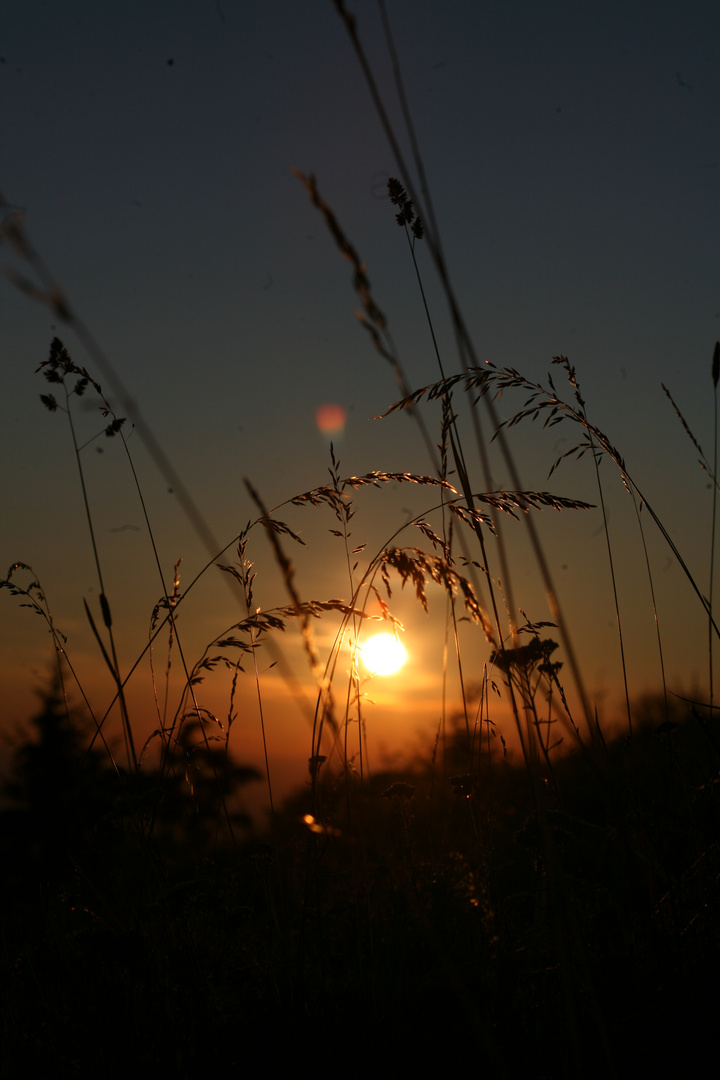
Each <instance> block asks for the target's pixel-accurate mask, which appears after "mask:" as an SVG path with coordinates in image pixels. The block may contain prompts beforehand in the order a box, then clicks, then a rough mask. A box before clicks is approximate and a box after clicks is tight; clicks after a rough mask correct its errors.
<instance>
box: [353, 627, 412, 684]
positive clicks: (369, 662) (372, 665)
mask: <svg viewBox="0 0 720 1080" xmlns="http://www.w3.org/2000/svg"><path fill="white" fill-rule="evenodd" d="M358 652H359V653H360V658H361V660H362V662H363V664H364V665H365V667H366V668H367V670H368V671H369V672H370V673H371V674H372V675H394V674H395V672H396V671H399V670H400V668H401V667H402V666H403V664H404V663H405V661H406V660H407V651H406V649H405V646H404V645H403V644H402V643H401V642H399V641H398V639H397V638H396V637H395V635H394V634H375V636H374V637H371V638H368V639H367V641H365V642H363V644H362V645H361V646H360V647H359V649H358Z"/></svg>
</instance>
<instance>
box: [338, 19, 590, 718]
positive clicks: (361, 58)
mask: <svg viewBox="0 0 720 1080" xmlns="http://www.w3.org/2000/svg"><path fill="white" fill-rule="evenodd" d="M334 4H335V8H336V9H337V11H338V14H339V15H340V17H341V19H342V20H343V22H344V24H345V28H346V30H347V32H348V35H349V37H350V41H351V43H352V46H353V49H354V50H355V54H356V56H357V59H358V62H359V64H360V67H361V69H362V72H363V75H364V77H365V81H366V83H367V86H368V89H369V91H370V95H371V97H372V100H373V105H374V107H375V110H376V112H377V114H378V118H379V120H380V123H381V125H382V127H383V130H384V132H385V135H386V137H387V139H388V142H389V144H390V148H391V150H392V153H393V156H394V158H395V162H396V164H397V167H398V171H399V173H400V174H401V175H402V176H403V178H404V181H405V184H406V186H407V189H408V192H409V195H410V198H411V200H412V202H413V203H414V205H415V208H416V210H417V212H418V214H419V215H420V217H421V218H422V220H423V222H424V224H425V232H426V236H427V242H428V246H429V248H430V252H431V256H432V259H433V262H434V265H435V269H436V272H437V274H438V277H439V279H440V284H441V287H442V290H443V292H444V294H445V299H446V302H447V304H448V309H449V312H450V317H451V321H452V325H453V329H454V333H455V339H456V345H457V349H458V355H459V357H460V359H461V363H462V367H463V368H464V369H465V371H470V370H472V369H477V367H478V357H477V353H476V350H475V347H474V344H473V341H472V338H471V336H470V333H469V331H468V329H467V324H466V322H465V319H464V317H463V315H462V312H461V311H460V307H459V304H458V301H457V295H456V293H455V290H454V287H453V286H452V283H451V281H450V275H449V272H448V268H447V264H446V262H445V257H444V255H443V251H442V247H441V241H440V232H439V229H438V227H437V223H436V220H435V216H434V212H433V208H432V200H431V197H430V190H429V185H428V183H427V178H426V175H425V170H424V166H423V161H422V155H421V153H420V150H419V143H418V140H417V138H416V135H415V131H414V126H413V124H412V118H411V115H410V110H409V108H408V105H407V100H406V98H405V94H404V89H403V87H402V79H401V78H400V70H399V64H398V62H397V56H396V54H395V50H394V45H393V43H392V35H391V34H390V28H389V23H388V20H387V15H386V13H385V10H384V7H383V5H382V3H381V12H382V17H383V22H384V27H385V33H386V37H387V40H388V43H389V47H390V51H391V57H392V61H393V67H394V71H395V77H396V84H397V85H398V90H399V94H400V100H401V106H402V110H403V118H404V123H405V125H406V128H407V133H408V136H409V139H410V145H411V148H412V154H413V158H414V161H415V164H416V168H417V173H418V176H419V177H420V184H421V188H422V197H420V192H419V191H418V189H417V187H416V186H415V185H414V184H413V182H412V179H411V170H410V169H409V167H408V165H407V163H406V160H405V155H404V154H403V152H402V149H401V146H400V140H399V138H398V136H397V134H396V132H395V129H394V126H393V124H392V122H391V120H390V116H389V113H388V111H387V109H386V107H385V103H384V101H383V98H382V94H381V93H380V89H379V86H378V84H377V80H376V79H375V76H374V74H373V70H372V68H371V66H370V62H369V60H368V58H367V55H366V53H365V50H364V49H363V46H362V43H361V41H360V37H359V34H358V31H357V24H356V20H355V17H354V16H353V15H352V14H351V13H350V12H349V11H348V10H347V8H346V6H345V3H344V0H334ZM484 404H485V408H486V411H487V413H488V417H489V419H490V423H491V426H492V428H493V430H494V431H495V436H494V437H497V438H498V444H499V446H500V450H501V454H502V457H503V460H504V461H505V464H506V467H507V469H508V471H509V473H510V478H511V482H512V485H513V487H514V488H515V490H517V491H520V490H522V489H523V487H524V485H523V483H522V480H521V478H520V473H519V470H518V468H517V465H516V463H515V460H514V457H513V455H512V453H511V451H510V448H509V446H508V444H507V441H506V440H505V437H504V435H503V433H502V432H500V434H499V435H498V429H499V427H500V423H499V418H498V416H497V412H496V410H495V407H494V404H493V402H492V400H491V399H490V398H489V397H486V398H485V399H484ZM475 405H476V402H473V405H472V410H471V416H472V423H473V429H474V433H475V438H476V442H477V447H478V452H479V454H480V460H481V464H482V468H483V476H484V486H485V488H486V489H493V488H494V487H495V486H496V485H495V484H494V482H493V479H492V473H491V470H490V462H489V457H488V454H487V447H486V440H485V438H484V436H483V432H482V427H481V424H480V418H479V416H478V413H477V410H476V407H475ZM524 523H525V527H526V529H527V531H528V536H529V540H530V545H531V548H532V551H533V555H534V558H535V561H536V563H537V566H538V570H539V573H540V576H541V579H542V582H543V586H544V589H545V594H546V597H547V602H548V605H549V607H550V612H551V615H552V617H553V620H554V621H555V623H556V624H557V626H558V630H559V632H560V636H561V639H562V642H563V646H564V648H565V653H566V656H567V661H568V664H569V667H570V671H571V673H572V677H573V681H574V683H575V687H576V690H577V693H578V696H579V698H580V702H581V705H582V709H583V713H584V715H585V720H586V723H587V726H588V730H589V731H590V733H591V734H592V733H593V732H594V723H593V712H592V709H591V707H590V699H589V697H588V694H587V690H586V688H585V682H584V679H583V676H582V671H581V669H580V665H579V662H578V659H577V656H576V654H575V649H574V646H573V642H572V636H571V634H570V632H569V628H568V626H567V623H566V620H565V616H564V614H563V610H562V607H561V605H560V600H559V597H558V594H557V590H556V588H555V584H554V580H553V575H552V573H551V570H550V565H549V562H548V559H547V556H546V554H545V550H544V547H543V545H542V542H541V540H540V536H539V534H538V532H537V529H536V527H535V524H534V522H533V520H532V518H531V517H530V516H529V515H525V517H524ZM499 556H500V559H501V569H502V573H503V581H504V588H505V589H506V596H507V597H508V598H509V597H510V589H511V576H510V567H509V564H508V563H507V561H506V560H505V559H504V548H503V547H502V545H500V546H499ZM509 606H510V607H512V605H511V604H510V605H509ZM511 617H512V615H511Z"/></svg>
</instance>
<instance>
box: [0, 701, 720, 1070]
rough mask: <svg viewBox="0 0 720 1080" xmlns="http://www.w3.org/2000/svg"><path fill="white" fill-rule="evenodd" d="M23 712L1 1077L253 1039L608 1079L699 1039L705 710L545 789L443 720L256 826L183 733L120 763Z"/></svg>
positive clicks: (711, 935)
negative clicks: (391, 762)
mask: <svg viewBox="0 0 720 1080" xmlns="http://www.w3.org/2000/svg"><path fill="white" fill-rule="evenodd" d="M636 715H638V714H637V713H636ZM640 715H642V710H640ZM34 728H35V730H34V733H33V738H32V739H31V740H30V741H28V742H27V743H26V744H25V745H23V746H22V747H21V748H20V749H19V750H18V751H17V753H16V757H15V771H14V778H13V780H12V781H11V782H9V783H6V785H5V796H6V797H5V801H4V809H3V813H2V822H1V826H2V832H1V835H2V863H3V878H4V886H3V889H2V963H3V974H2V986H3V991H2V995H3V1001H2V1016H3V1032H2V1043H3V1053H2V1073H3V1075H4V1076H30V1075H50V1076H75V1075H77V1076H85V1075H87V1076H101V1075H104V1076H107V1075H124V1074H126V1073H127V1071H128V1070H129V1069H131V1068H135V1069H137V1068H145V1069H147V1070H148V1072H151V1073H152V1074H154V1075H164V1076H169V1075H177V1076H181V1077H184V1076H188V1077H189V1076H195V1075H198V1074H201V1075H202V1074H203V1073H205V1074H207V1075H209V1074H210V1073H209V1070H211V1069H212V1070H213V1072H214V1071H215V1070H220V1069H222V1070H223V1073H225V1071H226V1070H230V1069H232V1070H234V1071H235V1070H236V1071H239V1070H240V1069H242V1068H245V1067H248V1066H249V1065H250V1062H251V1061H252V1060H253V1059H254V1058H256V1057H257V1056H258V1055H259V1056H260V1057H261V1058H262V1062H263V1067H265V1068H271V1067H272V1066H278V1065H286V1066H287V1065H291V1064H292V1065H294V1067H295V1068H297V1067H298V1066H299V1065H300V1064H301V1063H302V1062H308V1063H311V1062H316V1063H318V1064H321V1065H322V1067H323V1068H342V1069H346V1068H349V1067H351V1066H354V1065H357V1064H362V1065H364V1066H368V1067H371V1068H373V1069H375V1070H379V1071H380V1073H381V1074H382V1075H390V1072H391V1071H394V1070H395V1069H396V1068H401V1067H408V1066H412V1065H414V1064H415V1063H417V1062H418V1061H424V1062H426V1063H427V1064H433V1063H437V1064H438V1066H442V1068H443V1069H445V1070H449V1071H450V1072H451V1073H459V1074H463V1073H465V1072H466V1071H468V1070H472V1071H473V1072H474V1071H477V1072H479V1073H480V1074H482V1075H484V1076H491V1077H495V1076H497V1077H504V1076H519V1075H526V1073H527V1075H532V1076H534V1077H565V1076H568V1077H576V1076H603V1077H607V1076H612V1075H618V1076H626V1075H627V1076H630V1075H634V1074H636V1073H637V1072H640V1071H642V1072H643V1073H644V1074H646V1075H647V1074H648V1073H649V1071H650V1070H652V1069H655V1068H657V1069H658V1070H660V1074H667V1070H668V1069H669V1068H671V1067H682V1068H683V1070H687V1069H690V1070H693V1069H694V1067H696V1066H697V1067H699V1066H700V1063H701V1061H702V1060H703V1059H704V1058H705V1054H706V1052H707V1053H710V1052H711V1046H712V1042H713V1032H714V1026H715V1023H714V1022H715V1016H716V1006H717V990H716V986H717V965H718V959H719V950H718V945H719V944H720V921H719V918H718V917H719V916H720V849H719V847H718V841H717V837H718V817H719V815H720V799H719V798H718V767H719V764H720V760H719V754H718V749H719V745H720V730H719V727H718V723H717V721H714V720H711V719H708V718H706V717H705V716H701V715H700V714H699V713H698V712H697V711H695V712H689V713H688V714H687V715H685V714H681V713H680V711H678V715H677V716H676V717H675V718H671V719H669V720H668V719H667V717H666V715H665V712H664V710H663V711H662V712H661V711H659V710H657V711H656V710H655V709H654V708H653V704H652V703H648V705H647V707H646V708H645V710H644V722H643V723H642V724H639V725H638V727H637V730H636V732H635V734H634V736H633V738H632V739H628V738H626V737H621V738H618V739H616V740H615V741H612V742H608V743H607V744H605V742H604V741H603V740H602V738H601V737H600V736H599V735H598V737H597V738H596V739H595V740H594V741H593V740H592V739H591V740H588V741H587V743H586V748H585V749H584V750H577V751H574V752H573V753H572V754H571V755H568V756H566V757H565V758H561V759H558V760H556V761H555V762H554V763H553V765H552V767H551V768H550V767H548V766H547V763H545V764H544V765H543V768H542V769H538V770H537V777H538V778H540V785H539V786H538V784H537V782H536V781H533V782H531V781H530V779H529V773H528V770H527V769H526V766H525V765H524V764H520V765H512V764H510V763H509V761H508V759H507V758H504V757H503V756H502V753H499V754H494V753H492V754H487V753H486V754H484V755H483V757H482V758H481V764H480V765H479V766H478V765H477V764H475V765H473V761H474V760H475V759H474V758H468V756H467V750H466V748H467V742H466V733H465V730H464V728H463V730H462V732H460V733H458V734H456V735H455V736H454V737H453V738H452V739H450V740H449V744H448V747H447V750H446V754H445V756H444V760H443V761H442V762H441V761H440V755H439V754H438V755H436V760H435V761H434V762H432V763H427V764H425V765H423V764H421V763H417V764H416V765H414V766H412V767H410V766H409V767H408V770H407V772H405V773H403V774H402V775H399V774H394V775H382V776H376V777H374V778H372V779H369V780H366V781H365V782H364V783H363V784H362V785H361V784H360V783H359V781H358V780H357V778H355V779H353V781H352V782H351V784H350V786H349V787H348V786H347V785H346V781H345V778H344V777H343V776H342V775H340V776H338V777H336V780H335V782H331V781H328V782H326V783H325V784H324V785H321V786H320V788H319V796H320V798H319V801H317V802H316V805H315V806H314V807H312V806H311V805H310V798H311V795H310V787H309V786H308V787H307V789H306V790H305V791H301V792H299V793H298V794H297V796H296V797H295V798H294V799H292V800H291V801H290V802H289V803H288V805H286V807H285V809H284V810H283V811H282V812H281V813H279V814H277V815H276V820H275V825H274V826H273V827H272V828H271V829H270V830H269V831H268V832H267V833H266V834H265V835H259V834H258V833H257V832H256V831H254V830H253V828H252V825H251V823H250V822H249V820H248V819H247V817H245V816H244V815H243V812H242V809H241V807H240V805H239V802H238V797H239V795H241V794H242V789H243V787H244V786H245V784H247V783H248V782H249V781H251V780H252V779H253V777H255V776H256V775H257V774H256V773H255V772H254V770H252V769H246V768H242V767H239V766H235V765H233V764H232V762H230V761H229V760H228V759H227V758H225V757H224V756H223V754H222V753H221V752H218V753H217V755H216V756H215V757H213V754H212V753H210V752H209V751H208V749H207V747H206V746H205V747H201V746H199V745H196V746H195V747H194V748H193V746H192V745H191V742H190V735H188V736H187V738H186V740H185V743H184V745H183V746H182V747H179V748H178V752H177V755H176V759H175V761H174V762H172V763H171V764H170V767H169V768H168V770H167V773H166V775H164V776H160V775H159V773H155V774H152V773H151V774H149V775H146V774H144V772H143V771H142V770H141V771H140V772H139V773H136V774H135V775H133V776H132V777H129V776H128V775H126V774H123V773H120V774H118V773H116V772H115V771H113V770H112V769H111V768H110V767H109V766H108V763H107V757H106V756H104V755H103V756H101V755H100V754H99V753H96V752H95V751H91V752H90V753H87V752H86V747H87V738H85V739H84V740H83V738H82V733H81V732H80V730H79V727H78V725H77V723H76V722H75V721H73V720H72V718H71V719H70V720H68V718H67V717H66V716H64V715H63V712H62V710H61V709H60V707H59V702H58V701H57V700H56V699H55V697H54V695H53V694H47V695H45V698H44V708H43V709H42V711H41V713H40V715H39V716H38V717H37V718H36V719H35V721H34ZM188 775H189V777H190V779H191V780H192V794H191V793H190V787H189V785H188ZM534 787H535V788H537V790H535V791H533V788H534ZM317 794H318V792H316V797H317ZM233 808H234V809H233ZM233 836H234V839H233Z"/></svg>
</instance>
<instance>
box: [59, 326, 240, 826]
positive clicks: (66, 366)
mask: <svg viewBox="0 0 720 1080" xmlns="http://www.w3.org/2000/svg"><path fill="white" fill-rule="evenodd" d="M38 370H39V371H42V372H43V374H44V377H45V379H46V380H47V381H48V382H49V383H51V384H61V385H62V386H63V390H64V392H65V401H66V406H65V408H64V409H63V411H64V412H65V413H66V414H67V417H68V422H69V425H70V430H71V434H72V440H73V446H74V448H75V456H76V461H77V465H78V470H79V473H80V481H81V487H82V493H83V501H84V506H85V512H86V516H87V520H88V526H89V529H90V536H91V542H92V549H93V555H94V559H95V565H96V569H97V573H98V580H99V582H100V606H101V611H102V614H103V621H104V623H105V626H106V628H107V631H108V637H109V642H110V649H111V655H108V653H107V650H106V649H105V645H104V643H103V641H102V638H101V636H100V633H99V632H98V629H97V627H96V625H95V621H94V619H93V617H92V613H91V611H90V608H89V607H88V605H87V603H85V610H86V612H87V615H88V619H89V621H90V625H91V628H92V630H93V633H94V635H95V638H96V640H97V642H98V645H99V647H100V650H101V653H102V655H103V658H104V659H105V661H106V663H107V665H108V667H109V669H110V671H111V672H112V674H113V677H114V679H115V682H116V687H117V694H116V698H117V701H118V703H119V706H120V710H121V716H122V720H123V731H124V734H125V739H126V746H127V751H128V764H129V765H131V766H132V768H133V770H137V767H138V758H137V754H136V750H135V743H134V739H133V733H132V727H131V724H130V717H129V714H128V710H127V705H126V700H125V694H124V686H125V682H124V681H123V680H122V678H121V675H120V668H119V662H118V657H117V652H116V648H115V641H114V635H113V632H112V618H111V615H110V605H109V602H108V600H107V597H106V593H105V587H104V582H103V576H102V570H101V565H100V556H99V551H98V547H97V543H96V539H95V529H94V526H93V519H92V513H91V509H90V502H89V497H88V493H87V486H86V484H85V474H84V470H83V465H82V458H81V452H82V450H83V449H85V447H86V446H87V445H89V443H88V442H86V443H84V444H83V445H82V446H80V445H79V444H78V440H77V435H76V431H75V425H74V420H73V415H72V409H71V404H70V402H71V396H72V395H74V396H77V397H81V396H82V395H83V394H84V393H85V391H86V390H87V388H88V386H92V387H93V389H94V390H95V392H96V393H97V395H98V397H99V398H100V402H101V405H100V411H101V413H102V415H103V417H104V418H105V420H108V419H109V423H107V425H106V427H105V435H106V436H107V437H115V436H118V435H119V436H120V439H121V441H122V445H123V448H124V450H125V455H126V459H127V462H128V465H129V468H130V471H131V474H132V477H133V481H134V485H135V490H136V493H137V496H138V498H139V501H140V505H141V508H142V512H143V515H144V519H145V525H146V530H147V534H148V537H149V540H150V543H151V546H152V550H153V554H154V557H155V563H156V568H157V571H158V575H159V577H160V582H161V585H162V589H163V597H162V599H161V601H160V605H159V606H160V607H163V608H165V609H166V610H167V612H168V620H169V622H170V627H171V634H172V635H173V636H174V638H175V640H176V641H177V647H178V651H179V654H180V658H181V662H182V665H183V670H184V673H185V686H186V689H187V691H188V693H189V695H190V698H191V700H192V712H193V713H194V714H195V715H196V717H197V720H198V726H199V728H200V730H201V732H202V735H203V740H204V743H205V747H206V750H207V751H208V761H209V762H210V765H211V768H212V770H213V774H214V776H215V780H216V782H218V792H219V794H220V799H221V804H222V807H223V811H224V814H225V817H226V819H227V822H228V827H229V829H230V833H231V836H232V838H233V841H235V836H234V831H233V826H232V822H231V819H230V814H229V810H228V807H227V805H226V801H225V797H224V794H223V792H222V789H221V786H220V784H219V781H218V777H217V772H216V769H215V762H214V759H213V757H212V754H211V753H210V745H209V742H208V737H207V731H206V728H205V724H204V723H203V716H202V710H201V709H200V706H199V704H198V702H197V699H196V696H195V690H194V685H193V680H192V679H191V676H190V671H189V667H188V664H187V661H186V658H185V653H184V650H183V646H182V640H181V638H180V634H179V632H178V628H177V625H176V623H175V616H174V610H175V608H176V606H177V586H174V587H173V592H172V593H169V592H168V589H167V585H166V583H165V577H164V574H163V570H162V565H161V561H160V556H159V553H158V550H157V545H156V543H155V535H154V532H153V529H152V526H151V524H150V519H149V515H148V511H147V506H146V504H145V499H144V497H143V493H142V489H141V486H140V481H139V479H138V476H137V472H136V470H135V464H134V461H133V458H132V455H131V453H130V449H129V447H128V444H127V441H126V439H125V437H124V433H123V431H122V428H123V425H124V424H125V420H124V419H122V418H119V417H117V416H115V414H114V412H113V410H112V408H111V407H110V405H109V403H108V401H107V399H106V398H105V396H104V395H103V392H102V389H101V387H100V385H99V384H98V383H97V382H96V381H95V380H94V379H93V378H92V377H91V376H90V375H89V373H88V372H87V370H86V369H85V368H82V367H78V365H76V364H75V363H74V361H73V360H72V359H71V357H70V355H69V353H68V352H67V349H66V348H65V346H64V345H63V343H62V342H61V341H60V339H59V338H54V339H53V341H52V343H51V346H50V356H49V359H48V360H46V361H44V362H43V363H42V364H41V365H40V366H39V368H38ZM70 378H73V379H74V380H75V381H74V384H73V387H72V389H69V387H68V380H69V379H70ZM41 400H42V402H43V404H44V405H45V407H46V408H47V409H49V410H50V411H51V412H54V411H56V410H57V408H58V407H59V406H58V404H57V401H56V399H55V397H54V396H53V395H52V394H43V395H41ZM90 441H93V440H90ZM106 715H107V714H106ZM179 717H180V711H178V712H177V713H176V715H175V718H174V719H173V723H172V725H171V727H170V730H169V731H167V730H166V729H165V727H164V725H161V728H160V731H161V736H162V740H163V756H162V761H161V775H162V773H163V772H164V770H165V768H166V766H167V764H168V762H169V760H170V757H171V756H172V746H173V740H174V738H175V730H176V725H177V722H178V719H179ZM184 718H185V717H184V714H183V719H184ZM156 810H157V806H156ZM154 823H155V813H153V816H152V819H151V823H150V830H149V835H151V834H152V831H153V828H154Z"/></svg>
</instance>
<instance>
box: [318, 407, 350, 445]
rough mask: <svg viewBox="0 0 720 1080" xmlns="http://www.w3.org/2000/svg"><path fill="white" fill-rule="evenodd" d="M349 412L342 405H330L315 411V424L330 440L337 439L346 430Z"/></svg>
mask: <svg viewBox="0 0 720 1080" xmlns="http://www.w3.org/2000/svg"><path fill="white" fill-rule="evenodd" d="M346 420H347V412H346V410H345V409H343V407H342V405H337V404H334V403H328V404H326V405H320V406H318V408H317V409H316V410H315V423H316V424H317V426H318V429H319V430H320V431H321V432H322V433H323V435H325V436H326V438H328V439H336V438H338V436H340V435H342V433H343V432H344V430H345V421H346Z"/></svg>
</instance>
